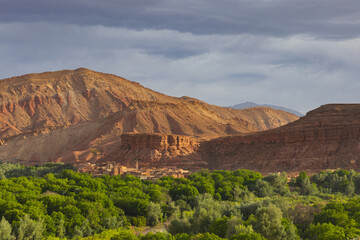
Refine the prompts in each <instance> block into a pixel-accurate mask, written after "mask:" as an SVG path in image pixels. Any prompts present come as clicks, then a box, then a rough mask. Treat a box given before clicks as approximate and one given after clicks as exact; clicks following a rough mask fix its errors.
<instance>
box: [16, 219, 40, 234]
mask: <svg viewBox="0 0 360 240" xmlns="http://www.w3.org/2000/svg"><path fill="white" fill-rule="evenodd" d="M43 232H44V224H43V220H41V219H40V220H39V221H34V220H32V219H31V218H30V217H29V215H25V216H24V217H23V218H22V219H21V220H20V224H19V229H18V237H17V240H40V239H42V235H43Z"/></svg>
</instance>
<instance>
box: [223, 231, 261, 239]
mask: <svg viewBox="0 0 360 240" xmlns="http://www.w3.org/2000/svg"><path fill="white" fill-rule="evenodd" d="M229 240H266V238H264V237H263V236H262V235H261V234H260V233H256V232H251V233H239V234H236V235H234V236H232V237H231V238H229Z"/></svg>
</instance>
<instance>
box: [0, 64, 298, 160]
mask: <svg viewBox="0 0 360 240" xmlns="http://www.w3.org/2000/svg"><path fill="white" fill-rule="evenodd" d="M296 119H298V117H297V116H295V115H293V114H290V113H287V112H284V111H279V110H274V109H271V108H264V107H258V108H252V109H245V110H234V109H228V108H222V107H218V106H214V105H209V104H206V103H204V102H202V101H199V100H197V99H194V98H190V97H181V98H176V97H170V96H166V95H164V94H161V93H158V92H155V91H152V90H150V89H147V88H145V87H143V86H141V85H140V84H138V83H135V82H132V81H129V80H126V79H124V78H121V77H118V76H115V75H111V74H104V73H99V72H95V71H91V70H88V69H83V68H82V69H77V70H73V71H70V70H65V71H58V72H46V73H40V74H28V75H24V76H20V77H13V78H8V79H3V80H0V145H1V146H0V160H1V161H16V162H22V163H28V164H30V163H42V162H47V161H65V162H70V163H74V164H76V163H81V162H84V161H108V160H114V161H125V158H124V157H125V155H124V154H123V153H122V151H119V149H120V150H123V149H124V146H125V145H124V144H125V142H123V141H122V138H124V137H121V136H122V135H123V134H127V133H133V134H135V133H143V134H155V135H159V136H160V135H167V136H171V135H182V136H184V139H185V138H186V136H188V137H189V136H190V137H191V138H193V139H196V140H194V141H203V140H205V139H207V140H208V139H213V138H216V137H221V136H229V135H246V134H249V133H253V132H257V131H263V130H267V129H272V128H276V127H279V126H282V125H284V124H287V123H289V122H292V121H294V120H296ZM170 138H171V137H169V139H170ZM170 145H171V144H170ZM196 146H197V145H196ZM176 147H177V148H179V150H176V151H175V152H177V153H179V154H178V155H181V154H183V155H186V154H189V153H190V152H191V151H195V150H190V149H188V150H184V148H181V147H179V146H178V145H176ZM161 152H162V155H163V154H164V156H165V155H167V153H166V152H167V150H164V149H162V150H161ZM177 153H176V154H177ZM170 155H171V154H170ZM116 156H117V157H118V158H116ZM129 156H131V154H130V155H129ZM150 157H151V156H150ZM146 158H148V156H147V157H146ZM144 159H145V156H144Z"/></svg>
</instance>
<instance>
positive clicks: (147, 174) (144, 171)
mask: <svg viewBox="0 0 360 240" xmlns="http://www.w3.org/2000/svg"><path fill="white" fill-rule="evenodd" d="M78 169H79V172H81V173H89V174H91V175H93V176H101V175H104V174H106V175H111V176H119V175H120V176H123V175H133V176H136V177H139V178H140V179H141V180H156V179H159V178H161V177H165V176H172V177H174V178H185V177H187V176H188V175H189V174H190V172H189V171H188V170H184V169H181V168H177V167H176V166H167V167H161V168H156V167H139V164H138V162H136V166H135V167H127V166H124V165H120V164H119V163H116V162H104V163H101V164H100V165H98V164H94V163H90V162H88V163H84V164H81V165H79V168H78Z"/></svg>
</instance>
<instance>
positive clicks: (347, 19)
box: [0, 0, 360, 39]
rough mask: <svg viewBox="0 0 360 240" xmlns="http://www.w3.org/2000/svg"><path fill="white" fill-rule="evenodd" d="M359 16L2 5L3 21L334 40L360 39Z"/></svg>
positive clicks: (136, 1)
mask: <svg viewBox="0 0 360 240" xmlns="http://www.w3.org/2000/svg"><path fill="white" fill-rule="evenodd" d="M359 11H360V2H359V1H358V0H343V1H338V0H312V1H310V0H278V1H261V0H223V1H218V0H183V1H174V0H147V1H140V0H118V1H115V0H104V1H95V0H62V1H57V0H52V1H49V0H32V1H31V4H29V2H28V1H27V0H2V1H1V8H0V21H2V22H9V21H12V22H13V21H24V22H32V21H47V22H50V21H52V22H58V23H68V24H78V25H97V24H101V25H104V26H114V27H125V28H130V29H136V30H141V29H171V30H175V31H180V32H191V33H194V34H246V33H247V34H260V35H271V36H288V35H294V34H310V35H313V36H318V37H322V38H335V39H336V38H352V37H355V36H358V34H359V32H360V23H359V19H358V17H359Z"/></svg>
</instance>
